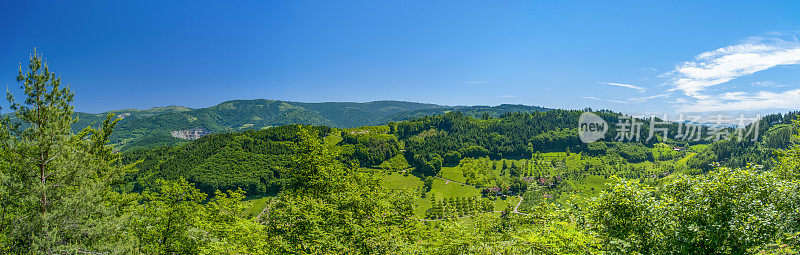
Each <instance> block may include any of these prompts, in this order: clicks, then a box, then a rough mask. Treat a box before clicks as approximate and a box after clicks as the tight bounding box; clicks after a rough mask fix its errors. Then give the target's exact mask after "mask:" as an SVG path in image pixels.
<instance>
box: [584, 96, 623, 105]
mask: <svg viewBox="0 0 800 255" xmlns="http://www.w3.org/2000/svg"><path fill="white" fill-rule="evenodd" d="M581 98H583V99H591V100H597V101H605V102H612V103H620V104H627V103H628V102H625V101H619V100H610V99H602V98H596V97H581Z"/></svg>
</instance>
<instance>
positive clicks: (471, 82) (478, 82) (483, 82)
mask: <svg viewBox="0 0 800 255" xmlns="http://www.w3.org/2000/svg"><path fill="white" fill-rule="evenodd" d="M486 83H488V82H485V81H468V82H467V84H486Z"/></svg>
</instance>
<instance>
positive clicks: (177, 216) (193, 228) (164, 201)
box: [131, 179, 206, 254]
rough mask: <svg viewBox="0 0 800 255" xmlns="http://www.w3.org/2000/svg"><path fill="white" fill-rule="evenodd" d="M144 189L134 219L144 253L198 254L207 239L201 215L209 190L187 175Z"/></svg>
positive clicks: (134, 225)
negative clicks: (196, 186)
mask: <svg viewBox="0 0 800 255" xmlns="http://www.w3.org/2000/svg"><path fill="white" fill-rule="evenodd" d="M157 182H158V183H157V187H156V188H154V189H148V190H145V191H144V192H142V202H141V206H140V208H139V210H138V212H137V215H136V217H134V219H133V221H132V222H131V225H132V226H131V229H132V230H131V231H132V232H133V235H134V236H135V237H136V239H137V241H138V244H137V249H138V251H139V252H141V253H143V254H170V253H180V254H196V253H198V252H199V250H200V247H201V246H202V245H203V244H204V242H205V241H206V240H205V239H204V234H203V233H202V232H201V231H200V228H199V227H200V226H199V222H200V221H199V220H198V217H200V216H202V215H200V214H199V213H201V212H202V209H203V206H202V204H201V203H202V202H203V201H204V200H205V198H206V194H204V193H202V192H200V191H199V190H198V189H196V188H194V185H192V184H190V183H189V182H187V181H186V180H185V179H180V180H178V181H165V180H158V181H157Z"/></svg>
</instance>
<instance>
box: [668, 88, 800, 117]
mask: <svg viewBox="0 0 800 255" xmlns="http://www.w3.org/2000/svg"><path fill="white" fill-rule="evenodd" d="M722 97H723V98H721V99H710V100H699V101H696V102H694V103H691V104H684V105H681V106H680V107H679V111H681V112H716V111H755V110H763V109H797V108H798V107H800V105H798V104H797V102H800V89H794V90H789V91H784V92H778V93H774V92H767V91H760V92H757V93H755V94H752V95H751V94H747V93H744V92H729V93H725V94H723V95H722Z"/></svg>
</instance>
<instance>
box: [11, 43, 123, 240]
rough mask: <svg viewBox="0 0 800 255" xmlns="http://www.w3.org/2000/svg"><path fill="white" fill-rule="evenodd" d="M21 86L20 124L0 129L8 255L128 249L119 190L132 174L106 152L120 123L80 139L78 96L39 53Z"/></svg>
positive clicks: (15, 105)
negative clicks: (123, 179) (76, 129)
mask: <svg viewBox="0 0 800 255" xmlns="http://www.w3.org/2000/svg"><path fill="white" fill-rule="evenodd" d="M16 80H17V82H18V83H20V88H21V89H22V90H23V91H24V95H25V100H24V101H22V102H18V101H16V100H15V99H14V97H13V96H12V94H11V93H10V92H8V93H7V99H8V101H9V105H10V108H11V110H13V111H14V112H15V115H14V117H15V118H14V119H5V120H3V121H1V122H0V130H2V131H0V133H2V134H1V135H0V136H3V138H4V139H3V143H2V147H0V152H2V154H1V155H0V162H1V163H0V176H2V177H1V178H0V182H2V184H0V186H2V187H3V189H2V192H1V193H2V194H1V195H0V196H2V198H1V199H0V200H2V207H3V208H2V216H0V217H2V219H1V220H2V221H3V222H2V224H1V225H2V226H0V231H2V235H3V236H2V242H3V243H2V246H3V249H4V250H5V252H9V253H20V252H25V253H44V254H53V253H77V252H90V251H104V250H113V249H117V248H120V247H122V246H120V245H118V244H117V242H121V241H122V237H121V235H119V231H117V229H119V228H120V221H118V220H115V219H119V217H117V216H120V215H122V214H123V211H124V210H122V209H123V207H124V206H123V205H124V202H121V201H123V200H124V197H126V196H124V195H120V194H119V193H117V192H114V190H112V188H111V185H112V184H114V183H115V182H116V181H118V180H120V179H121V177H122V176H123V175H124V170H125V169H124V168H122V167H118V166H115V164H113V163H114V162H115V161H116V159H115V156H114V155H113V154H112V149H111V148H109V147H107V146H106V144H107V143H108V137H109V135H110V134H111V132H112V131H113V126H114V125H115V123H116V120H113V119H112V117H113V115H109V116H107V117H106V120H105V121H104V122H103V123H102V124H100V126H99V127H98V128H97V129H92V128H91V127H86V128H85V129H83V131H81V132H79V133H77V134H75V133H73V132H72V127H71V125H72V124H73V123H75V122H76V118H75V117H74V112H73V106H72V100H73V97H74V94H73V93H72V90H70V88H69V87H68V86H64V85H62V83H61V78H60V77H58V76H57V75H56V74H55V73H53V72H51V71H50V68H49V66H48V64H47V62H46V61H45V60H44V59H43V58H42V56H41V55H39V54H38V53H37V52H36V50H34V52H33V54H31V56H30V59H29V63H28V65H27V66H25V68H23V66H22V65H21V64H20V68H19V73H18V75H17V78H16ZM120 199H122V200H120Z"/></svg>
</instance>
